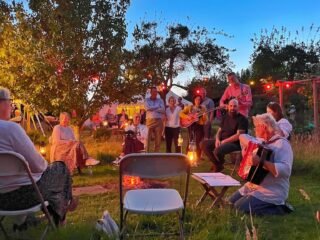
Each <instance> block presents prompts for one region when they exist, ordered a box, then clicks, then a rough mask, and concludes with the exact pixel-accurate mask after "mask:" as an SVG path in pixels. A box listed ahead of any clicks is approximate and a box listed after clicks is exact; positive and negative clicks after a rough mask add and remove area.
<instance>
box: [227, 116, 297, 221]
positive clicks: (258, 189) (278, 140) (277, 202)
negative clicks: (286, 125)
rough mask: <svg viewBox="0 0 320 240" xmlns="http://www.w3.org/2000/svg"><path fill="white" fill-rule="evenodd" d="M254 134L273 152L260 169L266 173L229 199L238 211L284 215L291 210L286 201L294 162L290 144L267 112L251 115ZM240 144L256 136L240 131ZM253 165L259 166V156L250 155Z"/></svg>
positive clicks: (252, 139)
mask: <svg viewBox="0 0 320 240" xmlns="http://www.w3.org/2000/svg"><path fill="white" fill-rule="evenodd" d="M253 124H254V127H255V135H256V137H257V138H259V139H261V140H263V141H264V142H265V144H266V145H267V146H268V148H270V149H271V150H272V151H273V154H272V155H271V158H272V159H271V161H264V163H263V168H264V169H266V170H268V171H269V172H268V174H267V175H266V177H265V178H264V179H263V180H262V182H261V183H260V184H259V185H256V184H253V183H251V182H247V183H246V184H245V185H244V186H243V187H241V188H240V189H239V190H238V191H236V192H235V193H234V194H233V195H232V196H231V197H230V199H229V202H230V203H231V204H232V205H233V206H234V207H235V208H237V209H239V210H240V211H242V212H244V213H247V214H249V213H250V214H252V215H283V214H285V213H288V212H290V208H288V205H286V204H285V202H286V200H287V198H288V194H289V186H290V181H289V180H290V176H291V169H292V162H293V153H292V148H291V146H290V143H289V142H288V140H287V139H285V138H284V137H281V136H280V135H278V130H279V129H278V126H277V123H276V121H275V120H274V118H273V117H272V115H271V114H269V113H264V114H261V115H256V116H255V117H253ZM240 141H241V143H243V142H244V143H247V142H248V141H257V139H255V138H253V137H251V136H249V135H246V134H242V135H241V136H240ZM252 160H253V165H255V166H256V165H258V164H259V162H260V157H258V156H257V155H255V154H253V156H252Z"/></svg>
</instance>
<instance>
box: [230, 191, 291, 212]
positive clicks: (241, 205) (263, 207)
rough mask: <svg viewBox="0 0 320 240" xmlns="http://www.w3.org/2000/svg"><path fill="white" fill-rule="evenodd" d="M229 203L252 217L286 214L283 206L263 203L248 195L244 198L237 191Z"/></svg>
mask: <svg viewBox="0 0 320 240" xmlns="http://www.w3.org/2000/svg"><path fill="white" fill-rule="evenodd" d="M229 202H230V203H232V205H233V206H234V207H235V208H236V209H238V210H240V211H241V212H244V213H248V214H249V213H250V208H251V213H252V215H257V216H263V215H284V214H286V212H285V210H284V208H283V206H282V205H275V204H272V203H267V202H264V201H261V200H259V199H257V198H255V197H253V196H250V195H247V196H242V195H241V194H240V193H239V191H236V192H235V193H234V194H232V196H231V197H230V198H229Z"/></svg>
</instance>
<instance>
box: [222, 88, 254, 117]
mask: <svg viewBox="0 0 320 240" xmlns="http://www.w3.org/2000/svg"><path fill="white" fill-rule="evenodd" d="M231 97H233V98H236V99H237V100H238V102H239V113H241V114H242V115H243V116H245V117H248V114H249V110H250V108H251V106H252V94H251V89H250V87H249V85H246V84H243V83H240V84H239V85H232V86H228V87H227V88H226V90H225V91H224V93H223V95H222V97H221V99H220V106H222V105H224V104H226V103H224V102H225V100H227V99H229V98H231Z"/></svg>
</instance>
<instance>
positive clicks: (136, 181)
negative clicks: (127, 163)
mask: <svg viewBox="0 0 320 240" xmlns="http://www.w3.org/2000/svg"><path fill="white" fill-rule="evenodd" d="M122 181H123V186H125V187H127V188H138V187H140V186H141V185H142V184H143V181H141V178H140V177H135V176H123V180H122Z"/></svg>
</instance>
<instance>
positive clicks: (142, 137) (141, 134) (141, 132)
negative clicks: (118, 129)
mask: <svg viewBox="0 0 320 240" xmlns="http://www.w3.org/2000/svg"><path fill="white" fill-rule="evenodd" d="M140 120H141V116H140V114H138V113H135V114H134V115H133V122H132V124H131V125H129V126H127V127H126V128H125V129H124V130H125V132H127V131H130V130H131V131H133V132H134V133H135V134H136V137H137V139H138V140H139V141H140V142H142V143H143V145H144V148H145V147H146V145H147V140H148V128H147V126H146V125H144V124H140Z"/></svg>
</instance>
